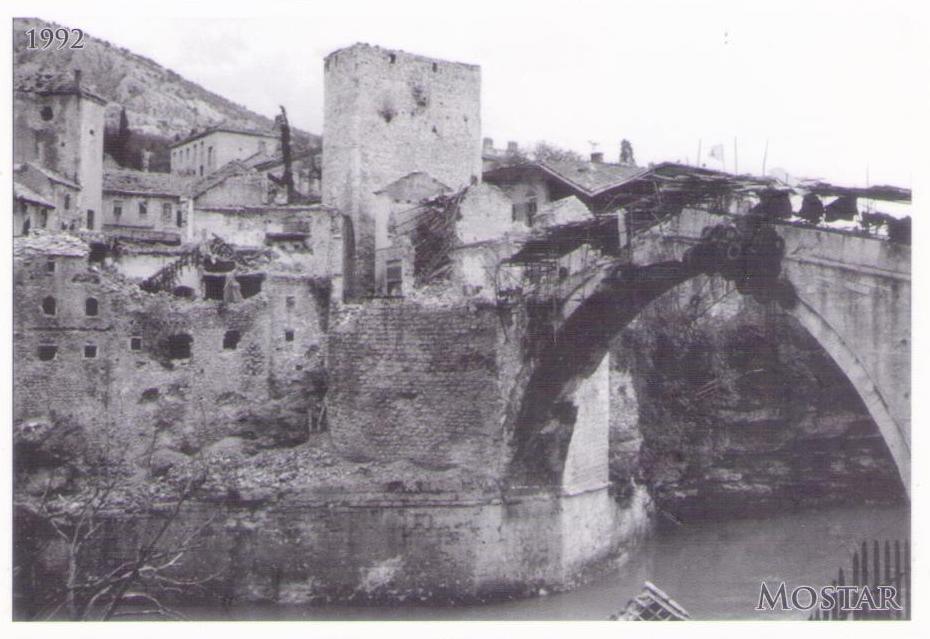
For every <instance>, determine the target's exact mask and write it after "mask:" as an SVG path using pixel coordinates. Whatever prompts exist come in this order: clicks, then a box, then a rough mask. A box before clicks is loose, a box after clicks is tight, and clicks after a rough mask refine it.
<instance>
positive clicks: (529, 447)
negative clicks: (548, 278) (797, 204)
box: [510, 209, 911, 495]
mask: <svg viewBox="0 0 930 639" xmlns="http://www.w3.org/2000/svg"><path fill="white" fill-rule="evenodd" d="M736 220H738V218H736V217H734V216H729V215H725V214H719V213H710V212H707V211H703V210H694V209H685V210H683V211H682V212H681V213H680V214H678V215H674V216H671V217H669V218H667V219H665V220H664V221H663V222H661V223H659V224H656V225H655V226H652V227H651V228H649V229H647V230H645V231H642V232H639V233H637V234H635V235H634V236H633V237H632V239H631V240H630V242H629V244H628V247H627V259H624V260H620V261H617V262H611V263H607V264H601V265H600V266H598V267H596V268H593V269H590V270H589V271H588V272H587V273H585V274H583V277H581V278H578V277H576V278H575V279H574V285H573V286H571V287H569V288H568V289H567V290H563V291H562V293H561V296H560V297H561V305H560V307H559V308H558V311H557V312H556V313H555V317H554V318H553V317H550V318H548V319H549V321H551V322H552V323H553V324H554V325H555V327H556V329H555V331H554V334H553V337H552V338H551V340H550V341H549V342H548V343H547V344H546V345H545V348H543V349H541V352H540V353H539V355H538V356H537V357H536V359H535V361H534V367H533V370H532V372H531V374H530V375H529V381H528V383H527V385H526V388H525V392H524V393H523V394H522V396H521V397H520V398H519V400H518V401H519V404H520V406H519V408H518V409H515V410H514V411H513V429H514V442H515V452H514V455H513V458H512V461H511V465H510V477H511V480H512V482H513V484H514V485H522V484H533V483H541V484H549V485H553V484H560V485H561V486H562V488H563V490H564V491H565V492H566V493H569V494H570V493H576V492H579V491H582V490H590V489H593V488H595V487H596V486H597V485H600V484H602V483H603V482H604V481H605V478H606V474H607V468H606V455H605V450H606V439H607V427H608V425H607V416H606V415H604V414H603V413H601V412H598V411H596V410H592V409H591V408H590V406H589V405H588V404H590V401H591V399H592V397H591V396H592V394H593V393H596V388H597V387H598V384H602V383H603V382H602V381H599V380H601V378H602V377H603V376H604V375H605V368H606V366H605V357H606V354H607V349H608V346H609V344H610V341H611V339H612V338H613V337H614V336H615V335H616V334H617V333H618V332H619V331H620V330H621V329H622V328H623V327H625V326H626V325H627V324H628V323H629V322H630V321H631V320H632V319H633V318H634V317H635V316H636V315H637V314H638V313H639V312H640V311H641V310H643V309H644V308H645V307H646V305H648V304H649V303H650V302H652V301H653V300H654V299H656V298H657V297H658V296H660V295H661V294H663V293H665V292H667V291H669V290H671V289H672V288H674V287H675V286H677V285H678V284H680V283H682V282H684V281H685V280H687V279H688V278H690V277H693V276H694V275H696V274H697V272H696V271H695V269H694V268H691V267H689V265H688V263H687V262H689V255H688V252H689V249H691V248H692V247H695V246H697V245H699V244H700V243H701V242H702V234H703V237H705V238H706V236H707V232H708V231H707V230H708V229H710V228H712V227H715V226H718V227H719V226H728V225H731V224H732V223H733V222H734V221H736ZM774 229H775V231H776V233H777V234H778V236H780V237H781V238H782V240H781V242H780V243H781V244H782V245H783V256H782V258H781V264H780V268H779V269H778V270H779V271H780V274H779V276H778V278H777V280H773V281H772V282H771V284H775V285H777V286H778V287H782V288H784V289H786V290H787V294H786V295H781V296H779V295H775V296H774V297H781V298H782V299H781V300H780V302H776V301H774V300H773V301H772V302H771V303H780V304H781V305H782V306H783V308H784V310H785V311H786V312H788V313H790V314H791V315H793V316H794V317H795V318H797V320H799V322H800V323H801V325H802V326H804V327H805V328H806V329H807V331H809V332H810V334H811V335H812V336H813V337H814V338H816V340H817V341H818V342H819V343H820V345H821V346H822V347H823V349H824V350H825V351H826V352H827V353H828V354H829V355H830V357H832V359H833V360H834V361H835V362H836V364H837V365H838V366H839V368H840V369H841V370H842V371H843V373H845V375H846V376H847V377H848V378H849V381H850V382H851V383H852V385H853V387H854V388H855V389H856V391H857V392H858V394H859V395H860V396H861V398H862V400H863V402H864V404H865V406H866V407H867V408H868V410H869V412H870V414H871V416H872V418H873V419H874V421H875V423H876V424H877V425H878V428H879V430H880V432H881V434H882V436H883V438H884V440H885V442H886V444H887V446H888V449H889V451H890V453H891V455H892V457H893V458H894V461H895V463H896V465H897V468H898V471H899V473H900V476H901V481H902V483H903V485H904V488H905V491H906V492H907V494H908V495H909V494H910V463H911V452H910V295H911V285H910V247H909V246H905V245H900V244H896V243H893V242H889V241H885V240H883V239H880V238H877V237H873V236H863V235H856V234H851V233H846V232H837V231H833V230H829V229H824V228H813V227H810V226H797V225H792V224H787V223H781V224H779V223H775V224H774ZM779 248H781V247H779ZM594 456H600V459H603V465H599V464H598V463H597V458H595V457H594Z"/></svg>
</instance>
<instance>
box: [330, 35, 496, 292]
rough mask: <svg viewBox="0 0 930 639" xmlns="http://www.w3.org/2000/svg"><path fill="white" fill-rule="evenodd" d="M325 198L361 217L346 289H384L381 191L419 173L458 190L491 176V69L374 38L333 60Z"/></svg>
mask: <svg viewBox="0 0 930 639" xmlns="http://www.w3.org/2000/svg"><path fill="white" fill-rule="evenodd" d="M324 76H325V82H324V121H323V176H322V182H323V194H322V195H323V203H324V204H326V205H328V206H333V207H336V208H338V209H340V210H341V211H342V212H343V213H344V214H345V215H347V216H349V218H350V219H351V220H352V228H353V231H354V232H353V236H354V238H347V239H354V262H355V264H354V268H353V267H352V265H350V264H348V263H347V264H346V265H345V268H346V291H347V295H349V296H350V297H356V298H357V297H362V296H364V295H366V294H368V293H370V292H372V291H373V288H374V254H375V222H374V217H373V211H372V207H373V201H374V197H375V196H374V193H375V191H378V190H379V189H381V188H382V187H384V186H386V185H388V184H390V183H392V182H394V181H395V180H397V179H399V178H401V177H403V176H405V175H408V174H409V173H412V172H414V171H420V172H423V173H426V174H428V175H430V176H432V177H433V178H435V179H436V180H439V181H440V182H442V183H444V184H446V185H448V186H449V187H450V188H451V189H452V190H453V191H457V190H459V189H460V188H462V187H464V186H467V185H468V184H470V183H471V182H473V181H477V180H480V179H481V69H480V67H478V66H476V65H470V64H461V63H457V62H447V61H444V60H434V59H432V58H426V57H423V56H419V55H413V54H410V53H405V52H403V51H392V50H387V49H382V48H380V47H374V46H370V45H367V44H355V45H352V46H351V47H348V48H345V49H340V50H338V51H335V52H333V53H331V54H329V55H328V56H327V57H326V60H325V63H324Z"/></svg>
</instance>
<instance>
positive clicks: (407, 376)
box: [327, 300, 508, 475]
mask: <svg viewBox="0 0 930 639" xmlns="http://www.w3.org/2000/svg"><path fill="white" fill-rule="evenodd" d="M500 331H501V320H500V318H499V317H498V315H497V311H496V310H495V309H494V308H493V307H491V306H469V305H467V304H458V305H454V306H449V307H443V306H439V305H435V306H433V305H430V304H428V303H417V302H413V301H402V300H396V301H395V300H377V301H373V302H370V303H368V304H366V305H365V306H363V307H353V308H351V309H349V310H347V311H346V316H345V317H343V318H342V319H341V320H339V322H338V323H337V324H336V325H335V326H333V328H332V330H331V332H330V335H329V356H328V368H329V374H330V392H329V394H328V395H327V410H328V415H329V420H330V429H331V432H332V436H333V440H334V442H335V444H336V445H337V446H338V448H339V449H340V450H341V451H342V452H343V454H345V455H349V456H352V457H357V458H364V459H379V460H391V459H408V460H411V461H415V462H417V463H418V464H421V465H422V466H424V467H427V468H445V467H451V466H459V467H462V468H469V469H472V470H474V471H475V472H483V473H489V474H491V475H495V474H496V473H497V472H498V470H499V465H500V462H501V459H502V454H503V453H502V450H501V445H502V437H503V434H502V432H501V411H502V398H501V396H500V392H501V391H500V387H499V375H500V370H501V363H500V361H499V359H500V358H502V357H506V352H507V350H508V349H507V348H506V347H505V344H503V343H502V342H501V340H502V339H503V338H502V335H501V332H500Z"/></svg>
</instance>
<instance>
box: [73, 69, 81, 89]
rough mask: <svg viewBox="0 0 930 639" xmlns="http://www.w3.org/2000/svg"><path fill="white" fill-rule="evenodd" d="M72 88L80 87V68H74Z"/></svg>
mask: <svg viewBox="0 0 930 639" xmlns="http://www.w3.org/2000/svg"><path fill="white" fill-rule="evenodd" d="M74 88H75V89H80V88H81V70H80V69H75V70H74Z"/></svg>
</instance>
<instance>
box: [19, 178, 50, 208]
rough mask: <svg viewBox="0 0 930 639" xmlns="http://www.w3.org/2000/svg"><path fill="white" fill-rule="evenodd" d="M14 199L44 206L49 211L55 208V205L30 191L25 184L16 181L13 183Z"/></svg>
mask: <svg viewBox="0 0 930 639" xmlns="http://www.w3.org/2000/svg"><path fill="white" fill-rule="evenodd" d="M13 197H14V198H15V199H17V200H26V201H27V202H32V203H33V204H38V205H39V206H44V207H45V208H48V209H53V208H55V205H54V204H52V203H51V202H49V201H48V200H46V199H45V198H44V197H42V196H41V195H39V194H38V193H36V192H35V191H33V190H32V189H30V188H29V187H28V186H26V185H25V184H20V183H19V182H17V181H15V180H14V181H13Z"/></svg>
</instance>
